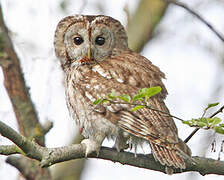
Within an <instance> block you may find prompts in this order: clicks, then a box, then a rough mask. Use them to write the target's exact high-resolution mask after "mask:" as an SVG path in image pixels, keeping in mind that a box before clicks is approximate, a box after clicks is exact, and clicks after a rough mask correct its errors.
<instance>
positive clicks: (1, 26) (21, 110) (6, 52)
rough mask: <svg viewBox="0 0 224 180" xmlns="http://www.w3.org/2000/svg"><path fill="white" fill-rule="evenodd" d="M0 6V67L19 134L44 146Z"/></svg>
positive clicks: (41, 128)
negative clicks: (31, 138)
mask: <svg viewBox="0 0 224 180" xmlns="http://www.w3.org/2000/svg"><path fill="white" fill-rule="evenodd" d="M8 32H9V31H8V28H7V27H6V25H5V23H4V19H3V14H2V9H1V6H0V66H1V67H2V70H3V74H4V85H5V88H6V90H7V92H8V95H9V97H10V100H11V103H12V106H13V110H14V112H15V115H16V119H17V122H18V125H19V130H20V132H21V134H23V135H24V136H26V137H33V138H35V139H36V140H37V142H38V143H39V144H42V145H44V133H43V127H42V126H41V124H40V123H39V121H38V116H37V114H36V111H35V108H34V105H33V103H32V101H31V99H30V95H29V92H28V88H27V86H26V84H25V80H24V77H23V73H22V69H21V66H20V61H19V58H18V56H17V54H16V52H15V50H14V47H13V44H12V41H11V39H10V37H9V35H8Z"/></svg>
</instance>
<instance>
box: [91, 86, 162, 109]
mask: <svg viewBox="0 0 224 180" xmlns="http://www.w3.org/2000/svg"><path fill="white" fill-rule="evenodd" d="M161 90H162V88H161V87H160V86H155V87H150V88H143V89H140V90H139V91H138V94H135V95H134V96H133V97H131V96H130V95H127V94H123V95H116V93H115V92H114V91H113V92H111V93H110V94H108V95H107V96H106V98H103V99H97V100H95V101H94V102H93V104H94V105H97V104H103V103H105V102H109V103H120V104H130V105H134V106H135V107H133V108H132V109H131V110H132V111H137V110H139V109H141V108H144V107H146V106H148V105H149V98H151V97H152V96H155V95H156V94H158V93H160V92H161ZM114 100H115V101H114ZM118 100H121V101H118ZM137 101H138V102H139V101H140V102H141V104H135V103H136V102H137Z"/></svg>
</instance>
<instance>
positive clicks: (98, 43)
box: [95, 36, 105, 46]
mask: <svg viewBox="0 0 224 180" xmlns="http://www.w3.org/2000/svg"><path fill="white" fill-rule="evenodd" d="M95 43H96V44H97V45H99V46H102V45H104V43H105V38H104V37H101V36H98V37H97V38H96V40H95Z"/></svg>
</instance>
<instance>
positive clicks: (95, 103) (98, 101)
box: [93, 99, 102, 105]
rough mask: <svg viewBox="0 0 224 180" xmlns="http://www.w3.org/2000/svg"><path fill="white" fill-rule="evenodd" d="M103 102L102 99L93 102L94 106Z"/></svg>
mask: <svg viewBox="0 0 224 180" xmlns="http://www.w3.org/2000/svg"><path fill="white" fill-rule="evenodd" d="M101 101H102V100H101V99H97V100H95V101H93V104H94V105H97V104H100V103H101Z"/></svg>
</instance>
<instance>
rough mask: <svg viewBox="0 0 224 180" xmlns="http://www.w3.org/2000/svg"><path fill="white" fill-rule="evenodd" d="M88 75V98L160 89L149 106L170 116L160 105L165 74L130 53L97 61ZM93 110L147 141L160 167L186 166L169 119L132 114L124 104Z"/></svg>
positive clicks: (145, 113)
mask: <svg viewBox="0 0 224 180" xmlns="http://www.w3.org/2000/svg"><path fill="white" fill-rule="evenodd" d="M90 73H91V74H89V75H88V76H89V77H91V83H90V84H91V87H88V89H86V90H85V87H86V86H88V84H89V82H86V85H85V83H84V82H82V86H83V87H82V89H84V91H85V93H88V95H87V97H88V96H89V97H91V98H90V99H97V98H102V97H105V96H106V95H107V94H109V93H111V92H113V91H114V92H115V94H117V95H122V94H129V95H131V96H133V95H134V94H137V93H138V91H139V89H141V88H145V87H152V86H161V87H162V91H161V93H159V94H158V95H155V96H154V97H152V98H150V105H151V106H152V107H153V108H155V109H158V110H160V111H163V112H167V113H169V110H168V109H167V107H166V105H165V103H164V102H163V100H164V98H165V97H166V94H167V91H166V88H165V86H164V84H163V83H162V80H161V79H162V78H165V77H164V74H163V73H162V72H161V71H160V70H159V68H157V67H156V66H154V65H152V63H151V62H150V61H149V60H147V59H146V58H144V57H143V56H140V55H139V54H136V53H134V52H130V51H129V52H127V53H123V54H122V55H120V56H115V57H111V59H108V60H105V61H103V62H100V63H99V64H97V65H95V66H94V67H92V70H91V71H90ZM87 81H88V80H87ZM96 111H97V112H99V113H102V114H104V115H106V118H107V119H108V120H110V121H111V122H112V123H114V124H116V125H118V126H119V127H120V128H121V129H123V130H124V131H126V132H129V133H130V134H133V135H135V136H137V137H140V138H143V139H145V140H147V141H149V142H150V145H151V147H152V150H153V151H154V155H155V156H156V158H157V159H158V160H159V161H160V162H161V163H162V164H166V165H173V166H175V167H180V168H184V167H185V164H184V161H183V159H182V158H181V157H180V156H179V155H177V154H176V148H179V146H182V145H183V143H182V141H181V140H180V139H179V138H178V133H177V128H176V125H175V123H174V121H173V119H172V117H170V116H168V115H167V114H164V113H161V112H158V111H155V110H151V109H148V108H142V109H139V110H137V111H135V112H132V111H131V106H130V105H124V104H123V105H122V104H111V105H109V106H108V105H104V104H103V105H99V106H98V107H97V108H96ZM183 151H184V150H183ZM180 152H181V150H180Z"/></svg>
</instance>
